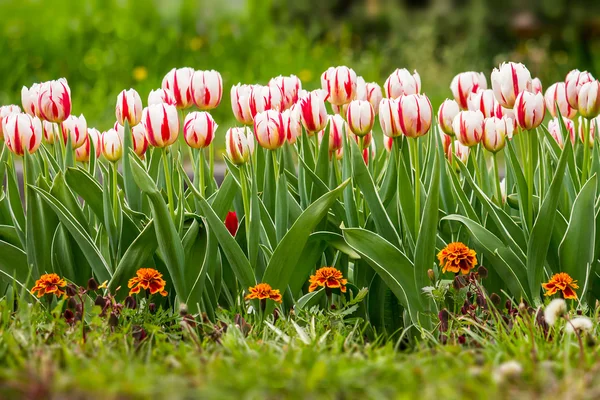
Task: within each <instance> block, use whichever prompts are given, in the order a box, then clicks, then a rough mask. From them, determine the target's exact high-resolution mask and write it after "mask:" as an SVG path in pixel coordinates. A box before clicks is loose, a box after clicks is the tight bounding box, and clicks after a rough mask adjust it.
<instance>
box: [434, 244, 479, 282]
mask: <svg viewBox="0 0 600 400" xmlns="http://www.w3.org/2000/svg"><path fill="white" fill-rule="evenodd" d="M437 258H438V260H440V267H442V272H446V271H450V272H454V273H458V272H462V273H463V275H466V274H468V273H469V271H470V270H472V269H473V268H475V266H476V265H477V253H475V250H471V249H469V248H468V247H467V246H465V245H464V243H461V242H453V243H450V244H448V246H446V247H445V248H444V249H443V250H442V251H440V252H439V253H438V255H437Z"/></svg>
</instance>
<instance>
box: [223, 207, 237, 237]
mask: <svg viewBox="0 0 600 400" xmlns="http://www.w3.org/2000/svg"><path fill="white" fill-rule="evenodd" d="M238 225H239V222H238V217H237V214H236V213H235V211H229V212H228V213H227V216H226V217H225V227H226V228H227V230H228V231H229V233H231V236H235V234H236V233H237V230H238Z"/></svg>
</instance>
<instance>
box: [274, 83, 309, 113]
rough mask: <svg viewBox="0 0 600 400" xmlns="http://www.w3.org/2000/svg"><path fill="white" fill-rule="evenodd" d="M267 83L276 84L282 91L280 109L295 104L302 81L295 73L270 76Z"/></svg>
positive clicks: (285, 108)
mask: <svg viewBox="0 0 600 400" xmlns="http://www.w3.org/2000/svg"><path fill="white" fill-rule="evenodd" d="M269 85H275V86H277V87H278V88H279V89H280V90H281V93H283V108H282V110H287V109H288V108H290V107H291V106H292V105H294V104H296V102H298V95H299V92H300V90H302V82H301V81H300V79H299V78H298V77H297V76H296V75H290V76H281V75H280V76H277V77H275V78H271V80H270V81H269Z"/></svg>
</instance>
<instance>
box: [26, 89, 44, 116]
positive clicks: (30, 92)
mask: <svg viewBox="0 0 600 400" xmlns="http://www.w3.org/2000/svg"><path fill="white" fill-rule="evenodd" d="M41 86H42V85H41V84H39V83H34V84H33V85H31V87H30V88H27V87H26V86H23V88H22V89H21V104H22V105H23V112H25V113H27V114H29V115H30V116H32V117H39V116H40V115H39V110H38V99H39V98H40V88H41Z"/></svg>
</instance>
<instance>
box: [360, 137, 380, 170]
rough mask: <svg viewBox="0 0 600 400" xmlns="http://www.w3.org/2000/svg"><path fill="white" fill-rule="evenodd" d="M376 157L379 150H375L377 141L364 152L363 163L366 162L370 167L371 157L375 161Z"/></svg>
mask: <svg viewBox="0 0 600 400" xmlns="http://www.w3.org/2000/svg"><path fill="white" fill-rule="evenodd" d="M376 155H377V149H376V148H375V141H372V142H371V145H370V146H369V147H365V148H364V149H363V151H362V156H363V161H364V162H365V165H369V156H370V157H371V159H374V158H375V156H376Z"/></svg>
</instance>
